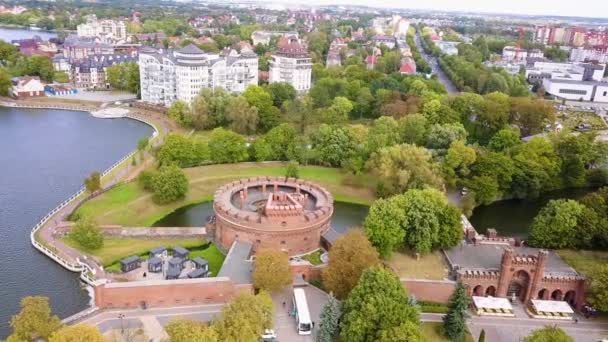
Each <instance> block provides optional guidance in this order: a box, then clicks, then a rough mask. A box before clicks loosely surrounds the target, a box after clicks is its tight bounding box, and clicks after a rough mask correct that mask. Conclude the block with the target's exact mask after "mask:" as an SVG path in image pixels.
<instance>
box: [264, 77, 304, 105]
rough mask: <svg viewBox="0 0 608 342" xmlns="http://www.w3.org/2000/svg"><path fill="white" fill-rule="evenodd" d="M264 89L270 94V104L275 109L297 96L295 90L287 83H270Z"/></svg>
mask: <svg viewBox="0 0 608 342" xmlns="http://www.w3.org/2000/svg"><path fill="white" fill-rule="evenodd" d="M264 89H265V90H266V91H267V92H268V94H270V97H271V98H272V104H273V105H274V106H275V107H277V108H281V106H283V103H285V102H286V101H293V100H294V99H295V98H296V96H297V92H296V89H295V88H294V87H293V86H292V85H291V84H289V83H287V82H275V83H271V84H268V85H267V86H265V87H264Z"/></svg>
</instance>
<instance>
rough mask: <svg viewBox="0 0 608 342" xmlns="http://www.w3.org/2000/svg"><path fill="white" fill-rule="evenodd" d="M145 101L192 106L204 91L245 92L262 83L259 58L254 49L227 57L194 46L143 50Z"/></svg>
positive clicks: (142, 71) (142, 88) (142, 92)
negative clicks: (248, 88) (259, 75)
mask: <svg viewBox="0 0 608 342" xmlns="http://www.w3.org/2000/svg"><path fill="white" fill-rule="evenodd" d="M139 74H140V83H141V99H142V100H143V101H145V102H149V103H154V104H163V105H166V106H169V105H171V103H173V102H174V101H176V100H181V101H185V102H187V103H190V102H191V101H192V99H193V98H194V97H195V96H196V95H197V94H199V93H200V91H201V90H202V89H204V88H216V87H219V88H223V89H225V90H227V91H229V92H234V93H241V92H243V91H245V89H247V87H249V86H250V85H257V84H258V56H257V55H256V54H255V53H253V51H250V50H243V51H242V52H241V54H238V53H237V52H236V51H234V50H233V51H231V52H230V54H228V55H227V56H220V55H217V54H209V53H206V52H204V51H203V50H201V49H199V48H198V47H196V46H194V45H192V44H191V45H188V46H186V47H184V48H182V49H179V50H155V49H142V50H141V51H140V53H139Z"/></svg>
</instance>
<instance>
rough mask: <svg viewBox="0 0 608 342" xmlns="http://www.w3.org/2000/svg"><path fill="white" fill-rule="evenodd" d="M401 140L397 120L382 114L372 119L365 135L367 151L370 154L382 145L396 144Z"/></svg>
mask: <svg viewBox="0 0 608 342" xmlns="http://www.w3.org/2000/svg"><path fill="white" fill-rule="evenodd" d="M400 141H401V136H400V127H399V123H398V122H397V120H395V119H393V118H392V117H390V116H382V117H380V118H378V119H376V120H374V124H373V125H372V127H371V128H370V129H369V133H368V135H367V146H366V150H367V153H369V154H371V153H374V152H376V151H378V150H380V149H381V148H383V147H389V146H393V145H396V144H398V143H399V142H400Z"/></svg>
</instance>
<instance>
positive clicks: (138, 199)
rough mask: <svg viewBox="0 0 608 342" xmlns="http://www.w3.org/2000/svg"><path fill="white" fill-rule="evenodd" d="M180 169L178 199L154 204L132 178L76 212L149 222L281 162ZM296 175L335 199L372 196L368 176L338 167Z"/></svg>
mask: <svg viewBox="0 0 608 342" xmlns="http://www.w3.org/2000/svg"><path fill="white" fill-rule="evenodd" d="M184 172H185V173H186V176H187V177H188V179H189V181H190V189H189V192H188V195H187V196H186V198H185V199H183V200H181V201H177V202H174V203H170V204H167V205H157V204H155V203H154V202H152V196H151V194H150V193H148V192H146V191H144V190H143V189H142V188H141V187H140V186H139V185H138V184H137V183H136V182H133V183H129V184H124V185H121V186H118V187H116V188H115V189H112V190H110V191H108V192H106V193H104V194H102V195H100V196H98V197H96V198H94V199H92V200H90V201H88V202H87V203H85V204H84V205H83V206H82V207H80V208H79V209H78V212H77V214H78V215H80V214H86V215H91V216H92V217H94V218H95V219H96V221H97V223H99V224H119V225H124V226H133V227H136V226H151V225H152V224H153V223H154V222H156V221H158V220H159V219H161V218H163V217H164V216H166V215H167V214H169V213H171V212H172V211H174V210H175V209H177V208H180V207H183V206H186V205H189V204H194V203H200V202H204V201H210V200H212V199H213V194H214V192H215V190H217V188H218V187H220V186H221V185H223V184H226V183H228V182H231V181H233V180H237V179H240V178H245V177H252V176H284V175H285V163H280V162H271V163H240V164H220V165H207V166H199V167H194V168H188V169H184ZM300 178H303V179H307V180H311V181H313V182H316V183H318V184H320V185H322V186H324V187H325V188H326V189H327V190H328V191H330V192H331V193H332V195H333V196H334V199H335V200H336V201H344V202H352V203H359V204H371V202H373V200H374V199H375V194H374V191H373V189H374V186H373V179H372V178H371V177H365V178H359V179H352V177H349V176H348V175H347V174H346V173H344V172H343V171H342V170H340V169H336V168H326V167H320V166H301V167H300ZM353 184H356V185H353Z"/></svg>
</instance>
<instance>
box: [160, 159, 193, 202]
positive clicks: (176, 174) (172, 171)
mask: <svg viewBox="0 0 608 342" xmlns="http://www.w3.org/2000/svg"><path fill="white" fill-rule="evenodd" d="M189 186H190V183H189V182H188V178H187V177H186V174H185V173H184V171H182V169H180V168H179V167H178V166H177V165H165V166H161V167H160V168H159V169H158V171H156V172H155V173H154V174H153V176H152V179H151V188H152V193H153V195H152V200H153V201H154V203H157V204H167V203H171V202H175V201H178V200H180V199H183V198H184V197H185V196H186V194H187V193H188V188H189Z"/></svg>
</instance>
